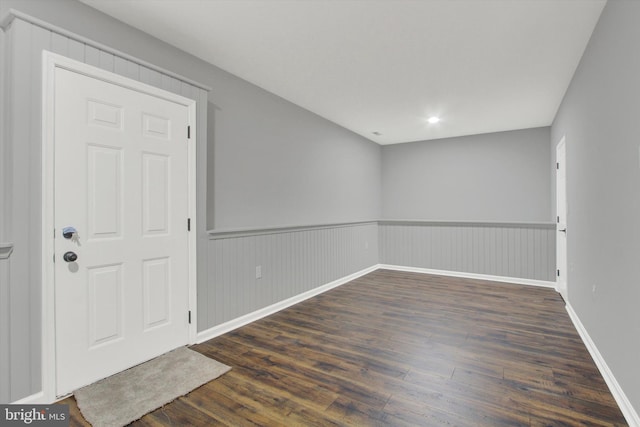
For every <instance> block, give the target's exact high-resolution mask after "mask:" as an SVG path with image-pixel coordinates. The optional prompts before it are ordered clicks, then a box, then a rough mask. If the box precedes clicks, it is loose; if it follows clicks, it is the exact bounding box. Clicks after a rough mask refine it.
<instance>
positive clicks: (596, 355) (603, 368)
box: [566, 303, 640, 427]
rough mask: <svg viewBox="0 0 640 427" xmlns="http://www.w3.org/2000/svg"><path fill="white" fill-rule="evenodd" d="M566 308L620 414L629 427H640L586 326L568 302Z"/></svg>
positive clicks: (638, 420)
mask: <svg viewBox="0 0 640 427" xmlns="http://www.w3.org/2000/svg"><path fill="white" fill-rule="evenodd" d="M566 309H567V313H569V317H570V318H571V321H572V322H573V325H574V326H575V327H576V330H577V331H578V334H580V338H582V342H584V345H585V346H586V347H587V350H589V353H590V354H591V357H592V358H593V361H594V362H595V363H596V366H597V367H598V369H599V370H600V373H601V374H602V377H603V378H604V381H605V382H606V383H607V386H609V390H610V391H611V394H612V395H613V398H614V399H615V400H616V402H617V403H618V406H619V407H620V410H621V411H622V414H623V415H624V417H625V419H626V420H627V423H629V426H631V427H640V416H639V415H638V413H637V412H636V411H635V409H634V408H633V406H632V405H631V402H630V401H629V399H628V398H627V395H626V394H624V391H623V390H622V387H620V384H619V383H618V381H617V380H616V378H615V377H614V376H613V372H611V369H609V366H608V365H607V362H605V360H604V358H603V357H602V355H601V354H600V351H598V348H597V347H596V345H595V343H594V342H593V340H592V339H591V337H590V336H589V333H588V332H587V330H586V328H585V327H584V325H583V324H582V322H581V321H580V318H579V317H578V314H577V313H576V312H575V311H574V310H573V307H571V304H569V303H567V305H566Z"/></svg>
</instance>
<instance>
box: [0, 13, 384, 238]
mask: <svg viewBox="0 0 640 427" xmlns="http://www.w3.org/2000/svg"><path fill="white" fill-rule="evenodd" d="M0 7H1V10H0V11H1V12H4V11H6V10H8V9H10V8H13V9H17V10H20V11H23V12H25V13H27V14H29V15H32V16H34V17H37V18H40V19H42V20H44V21H47V22H50V23H52V24H54V25H57V26H60V27H62V28H65V29H67V30H69V31H72V32H74V33H77V34H80V35H82V36H84V37H87V38H89V39H92V40H95V41H97V42H100V43H103V44H105V45H107V46H110V47H112V48H114V49H117V50H120V51H122V52H124V53H127V54H130V55H132V56H134V57H136V58H140V59H142V60H144V61H147V62H149V63H152V64H154V65H157V66H159V67H162V68H165V69H167V70H169V71H173V72H175V73H178V74H181V75H184V76H185V77H188V78H191V79H193V80H195V81H198V82H201V83H203V84H206V85H208V86H210V87H212V88H213V89H212V91H211V93H210V94H209V101H210V104H209V107H210V108H209V123H208V139H209V152H208V153H209V154H208V156H209V158H208V160H209V166H210V168H209V178H208V186H207V188H208V208H209V209H208V214H207V223H208V228H231V227H233V228H235V227H255V226H273V225H296V224H317V223H327V222H341V221H359V220H369V219H375V218H378V217H379V216H380V193H379V182H380V147H379V146H378V145H376V144H374V143H373V142H370V141H368V140H366V139H365V138H362V137H361V136H359V135H356V134H354V133H352V132H350V131H347V130H346V129H344V128H341V127H339V126H338V125H335V124H333V123H331V122H329V121H327V120H325V119H323V118H321V117H319V116H317V115H315V114H313V113H311V112H309V111H307V110H304V109H302V108H300V107H298V106H296V105H294V104H291V103H290V102H288V101H285V100H283V99H282V98H280V97H277V96H275V95H273V94H271V93H269V92H266V91H264V90H262V89H260V88H258V87H257V86H255V85H252V84H250V83H248V82H246V81H244V80H242V79H239V78H237V77H235V76H233V75H231V74H229V73H227V72H225V71H223V70H221V69H220V68H217V67H215V66H213V65H211V64H208V63H206V62H204V61H202V60H200V59H198V58H195V57H194V56H191V55H189V54H187V53H185V52H183V51H181V50H179V49H176V48H174V47H172V46H170V45H168V44H166V43H163V42H161V41H159V40H157V39H155V38H153V37H151V36H149V35H148V34H145V33H143V32H141V31H139V30H137V29H135V28H132V27H130V26H128V25H126V24H124V23H122V22H119V21H116V20H114V19H112V18H111V17H109V16H107V15H104V14H102V13H100V12H98V11H96V10H95V9H92V8H90V7H88V6H86V5H84V4H82V3H79V2H76V1H75V0H3V1H2V5H1V6H0ZM211 166H213V168H212V167H211ZM301 174H303V176H304V178H303V179H301ZM337 206H339V209H336V207H337Z"/></svg>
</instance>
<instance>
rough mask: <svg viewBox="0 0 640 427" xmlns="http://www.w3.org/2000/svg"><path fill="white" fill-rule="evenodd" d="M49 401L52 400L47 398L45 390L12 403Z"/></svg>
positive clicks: (43, 403)
mask: <svg viewBox="0 0 640 427" xmlns="http://www.w3.org/2000/svg"><path fill="white" fill-rule="evenodd" d="M47 403H50V402H48V401H47V399H45V395H44V392H43V391H40V392H38V393H35V394H32V395H31V396H27V397H23V398H22V399H18V400H16V401H15V402H11V404H12V405H46V404H47Z"/></svg>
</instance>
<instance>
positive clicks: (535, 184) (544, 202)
mask: <svg viewBox="0 0 640 427" xmlns="http://www.w3.org/2000/svg"><path fill="white" fill-rule="evenodd" d="M549 159H550V152H549V128H537V129H527V130H519V131H511V132H499V133H490V134H484V135H474V136H465V137H458V138H446V139H440V140H432V141H421V142H415V143H409V144H399V145H387V146H384V147H383V150H382V217H383V218H384V219H411V220H414V219H420V220H445V221H503V222H507V221H516V222H528V221H531V222H539V221H550V220H551V209H550V201H551V198H550V192H549V191H550V176H549Z"/></svg>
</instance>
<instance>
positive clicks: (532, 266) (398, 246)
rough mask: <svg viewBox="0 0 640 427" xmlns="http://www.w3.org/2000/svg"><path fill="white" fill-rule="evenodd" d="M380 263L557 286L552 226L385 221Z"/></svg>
mask: <svg viewBox="0 0 640 427" xmlns="http://www.w3.org/2000/svg"><path fill="white" fill-rule="evenodd" d="M379 233H380V236H379V247H380V261H379V262H380V264H383V265H391V266H403V267H413V268H422V269H429V270H441V271H451V272H462V273H472V274H481V275H486V276H500V277H507V278H519V279H526V280H534V281H544V282H555V265H556V248H555V244H556V243H555V224H553V223H486V222H485V223H483V222H441V221H380V222H379Z"/></svg>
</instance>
